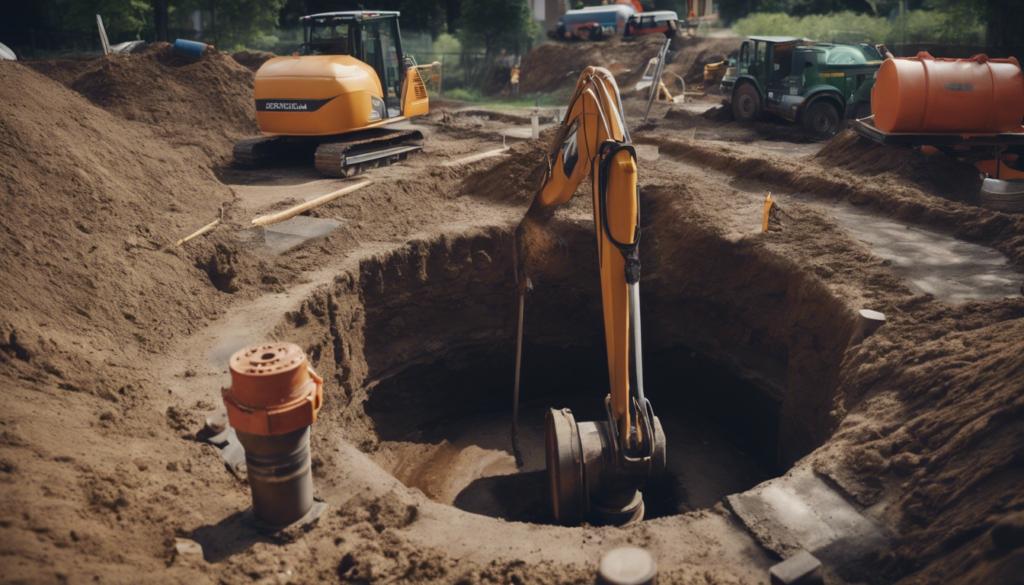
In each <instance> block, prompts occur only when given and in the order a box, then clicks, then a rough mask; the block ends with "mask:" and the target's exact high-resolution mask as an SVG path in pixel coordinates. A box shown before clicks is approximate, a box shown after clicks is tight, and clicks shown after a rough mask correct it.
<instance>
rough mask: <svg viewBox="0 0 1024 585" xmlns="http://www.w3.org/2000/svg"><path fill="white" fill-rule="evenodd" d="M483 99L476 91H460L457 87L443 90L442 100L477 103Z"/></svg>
mask: <svg viewBox="0 0 1024 585" xmlns="http://www.w3.org/2000/svg"><path fill="white" fill-rule="evenodd" d="M482 98H483V96H482V95H481V94H480V90H478V89H462V88H461V87H457V88H455V89H446V90H444V99H446V100H458V101H462V102H478V101H480V100H481V99H482Z"/></svg>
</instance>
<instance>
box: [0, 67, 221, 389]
mask: <svg viewBox="0 0 1024 585" xmlns="http://www.w3.org/2000/svg"><path fill="white" fill-rule="evenodd" d="M120 58H123V57H119V59H120ZM0 144H2V145H3V151H4V153H5V154H4V156H3V157H0V178H2V181H3V184H4V191H5V193H4V197H3V198H2V206H3V209H2V213H0V221H2V223H3V229H2V230H0V234H2V236H0V238H2V240H3V241H4V244H3V248H4V249H5V250H7V251H8V253H7V254H4V255H2V256H0V263H2V265H3V273H4V274H6V275H7V278H5V279H4V280H3V283H2V284H0V288H2V290H3V293H2V296H3V298H4V299H6V301H5V307H4V310H3V313H0V315H2V316H3V317H2V319H0V320H2V322H3V326H4V329H5V330H6V329H9V330H10V331H9V332H5V338H6V337H10V338H12V339H14V338H17V339H18V340H19V341H18V343H19V345H20V346H21V347H23V351H24V352H25V355H26V358H25V359H24V360H21V361H23V362H25V363H26V364H28V365H31V364H38V363H40V362H42V361H44V360H46V359H47V357H46V354H50V356H51V357H52V356H56V355H59V354H60V353H61V352H62V351H66V350H68V349H70V348H68V347H66V344H69V343H75V340H76V339H86V340H88V341H87V343H88V344H89V345H90V346H91V347H93V348H95V349H96V350H100V351H110V350H114V349H116V348H118V347H120V346H121V345H122V344H125V343H129V342H130V343H132V344H138V345H140V346H141V347H143V348H146V347H152V348H156V347H160V346H161V344H162V343H163V342H164V341H165V340H166V339H168V338H170V337H173V336H174V335H175V333H177V332H179V331H181V330H182V329H183V328H185V327H187V324H188V322H189V321H190V319H191V318H192V317H194V316H195V315H197V314H202V313H203V312H204V310H205V309H207V308H208V306H209V304H208V303H209V297H210V296H211V293H212V291H211V290H210V287H209V281H208V279H207V277H206V275H205V274H203V273H202V272H201V271H200V270H198V269H197V268H195V267H194V266H193V263H194V260H193V259H192V258H190V257H189V256H187V255H186V254H185V253H183V252H182V251H181V250H180V249H177V250H176V249H174V248H173V247H169V244H171V243H173V242H174V241H175V240H177V239H178V238H180V237H182V236H183V235H185V234H188V233H190V232H191V231H193V230H195V229H197V228H198V227H199V226H200V225H202V223H205V222H207V221H209V220H210V219H213V218H215V217H217V213H218V207H220V205H221V204H222V203H223V202H225V201H228V200H230V199H231V197H232V195H231V192H230V190H228V189H227V188H226V187H224V186H223V185H221V184H220V183H218V182H217V181H216V179H215V177H214V176H213V173H212V171H211V170H210V168H209V167H208V163H207V161H206V160H204V158H203V157H201V156H197V155H196V154H192V153H188V152H185V153H182V152H181V151H177V150H175V149H173V148H170V147H169V146H168V144H167V143H166V142H165V141H163V140H161V139H160V138H158V137H157V136H155V135H154V133H153V132H152V131H151V130H150V129H149V128H147V127H146V126H143V125H141V124H134V123H126V122H125V121H123V120H121V119H119V118H117V117H116V116H113V115H111V114H110V113H108V112H104V111H102V110H100V109H98V108H96V107H94V106H92V105H91V104H90V103H89V102H88V101H86V100H85V99H83V98H82V96H80V95H78V94H76V93H74V92H72V91H69V90H67V89H65V88H64V87H62V86H61V85H59V84H57V83H55V82H54V81H52V80H50V79H47V78H46V77H44V76H42V75H40V74H38V73H35V72H33V71H30V70H29V69H27V68H25V67H23V66H21V65H19V64H15V63H6V62H5V63H2V64H0ZM136 153H145V154H142V155H138V154H136ZM196 218H202V219H200V220H197V219H196ZM41 236H42V237H41ZM191 249H192V250H198V249H202V245H200V246H193V247H192V248H191ZM41 291H51V293H52V294H40V293H41ZM182 299H188V302H187V303H182V302H181V301H182ZM43 315H45V316H46V319H45V320H46V321H47V323H46V325H45V328H43V326H42V325H41V324H40V323H39V321H38V319H37V317H41V316H43ZM99 324H102V326H99ZM49 329H52V330H59V331H61V332H62V334H61V335H60V336H59V339H60V341H57V342H51V343H50V344H45V345H44V344H43V340H44V339H46V338H47V337H48V334H46V333H45V332H44V331H45V330H49ZM79 336H81V337H79ZM82 369H83V368H82V367H81V364H80V365H79V367H76V368H75V369H74V371H69V372H66V373H62V374H53V375H55V376H57V377H58V378H61V379H63V383H66V384H70V385H72V386H74V387H76V388H81V389H83V390H85V389H88V390H89V391H98V390H100V388H99V387H96V386H95V381H92V382H80V381H78V380H76V375H75V374H79V373H81V370H82ZM86 369H87V368H86ZM60 370H62V369H58V370H57V371H60Z"/></svg>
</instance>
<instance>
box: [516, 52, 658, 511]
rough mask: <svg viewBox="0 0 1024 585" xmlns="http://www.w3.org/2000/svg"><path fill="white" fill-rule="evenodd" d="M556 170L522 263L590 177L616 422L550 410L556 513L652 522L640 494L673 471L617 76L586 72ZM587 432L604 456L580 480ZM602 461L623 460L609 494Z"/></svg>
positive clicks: (524, 270)
mask: <svg viewBox="0 0 1024 585" xmlns="http://www.w3.org/2000/svg"><path fill="white" fill-rule="evenodd" d="M547 163H548V173H547V178H546V180H545V181H544V184H543V185H542V186H541V188H540V189H539V190H538V192H537V194H536V195H535V197H534V201H533V203H532V205H531V206H530V209H529V210H528V211H527V213H526V216H525V217H524V218H523V221H522V223H521V224H520V227H519V229H517V259H528V258H530V257H531V252H530V251H529V250H521V249H519V248H520V247H521V246H522V242H523V241H524V238H522V237H521V235H522V233H523V231H524V230H526V229H530V228H531V227H537V226H543V225H544V224H546V223H547V221H549V220H550V218H551V217H552V215H553V210H554V208H555V207H557V206H558V205H560V204H562V203H565V202H566V201H568V200H569V198H571V197H572V196H573V194H574V193H575V192H576V190H577V189H578V187H579V185H580V183H582V182H583V180H584V179H586V178H587V176H588V175H589V176H590V177H591V181H592V184H593V198H594V202H593V203H594V228H595V233H596V236H597V252H598V265H599V266H598V267H599V270H600V275H601V300H602V307H603V313H604V330H605V346H606V348H605V349H606V353H607V360H608V377H609V383H610V387H609V397H608V399H607V404H608V421H607V422H606V423H580V425H579V427H578V428H577V426H576V423H575V421H574V419H572V418H571V413H570V412H569V411H568V410H561V411H552V412H551V413H549V426H548V437H547V440H548V471H549V476H550V477H551V489H552V496H553V502H554V504H555V515H556V518H557V519H558V520H559V521H563V522H566V523H573V522H576V521H579V520H581V519H582V516H585V515H586V512H587V510H588V509H589V508H591V507H592V506H590V505H589V500H591V499H595V500H599V501H598V502H596V504H595V506H593V507H595V508H601V509H604V510H605V511H606V512H608V514H606V518H605V519H606V520H608V521H609V522H610V523H622V521H623V520H624V521H630V520H634V519H636V517H637V516H638V515H639V516H640V517H642V513H643V503H642V499H640V497H639V494H638V492H637V488H638V487H641V486H642V485H643V482H644V481H645V480H646V478H647V476H649V475H650V474H651V472H652V469H653V470H654V471H657V469H660V467H663V466H664V440H663V438H662V439H661V440H660V445H659V436H660V425H659V424H658V422H657V419H655V418H654V416H653V412H652V410H651V408H650V404H649V402H647V400H646V398H645V397H644V392H643V362H642V359H641V352H640V349H641V343H640V295H639V279H640V258H639V243H640V217H639V216H640V208H639V191H638V189H637V161H636V151H635V150H634V149H633V146H632V145H631V144H630V142H629V131H628V130H627V127H626V121H625V116H624V115H623V112H622V102H621V99H620V97H619V90H618V86H617V85H616V83H615V79H614V78H613V77H612V75H611V73H609V72H608V70H606V69H603V68H600V67H588V68H587V69H586V70H584V71H583V73H582V74H581V75H580V79H579V82H578V83H577V85H576V91H575V92H574V93H573V96H572V99H571V101H570V103H569V107H568V109H567V111H566V115H565V118H564V119H563V120H562V123H561V125H560V126H559V128H558V131H557V132H556V135H555V138H554V139H553V140H552V143H551V147H550V148H549V150H548V159H547ZM521 264H522V265H521V266H518V267H517V276H518V278H519V281H520V286H521V290H522V291H523V293H524V294H525V290H526V289H525V283H526V282H529V266H528V262H522V263H521ZM552 413H553V414H552ZM601 424H604V425H605V426H600V425H601ZM584 425H598V426H595V427H594V433H592V434H595V436H594V437H591V438H592V439H594V442H593V444H592V445H591V447H593V448H592V449H591V452H592V454H593V455H594V459H593V461H592V469H591V470H590V471H589V472H585V471H584V470H583V469H582V468H581V469H580V470H579V471H578V473H577V471H574V464H573V458H574V457H575V455H572V453H579V452H584V453H585V452H586V451H587V445H586V444H585V441H584V436H583V435H581V433H582V432H583V429H584ZM587 428H590V427H587ZM513 434H514V433H513ZM597 435H600V436H599V437H598V436H597ZM563 452H564V454H563ZM608 452H611V453H608ZM566 454H567V455H566ZM602 454H608V455H610V459H609V460H611V461H614V462H615V463H614V465H611V466H609V465H607V464H605V465H603V467H604V469H602V470H600V471H601V473H598V474H597V475H604V476H605V478H606V481H605V482H603V483H604V484H605V488H606V489H604V490H603V491H602V490H601V489H599V486H597V485H595V484H597V483H599V482H596V481H595V480H594V479H593V478H591V475H593V473H591V472H593V471H594V469H593V467H594V466H599V465H601V464H600V463H599V462H598V461H597V460H598V459H604V457H603V455H602ZM583 466H586V457H584V461H583ZM583 473H586V475H587V477H588V480H589V486H588V487H581V486H584V485H585V484H584V482H583V481H582V477H579V478H577V477H576V476H577V475H578V474H583ZM581 490H582V491H584V492H587V491H588V490H589V495H588V494H582V495H581V494H580V493H578V492H580V491H581ZM580 499H583V500H585V501H584V502H583V504H584V505H582V506H578V505H576V504H577V503H578V500H580ZM611 501H614V503H611V504H610V502H611Z"/></svg>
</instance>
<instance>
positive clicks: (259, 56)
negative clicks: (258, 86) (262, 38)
mask: <svg viewBox="0 0 1024 585" xmlns="http://www.w3.org/2000/svg"><path fill="white" fill-rule="evenodd" d="M274 57H277V55H275V54H273V53H271V52H270V51H238V52H237V53H231V58H232V59H234V60H235V61H238V62H239V63H240V64H241V65H242V66H243V67H246V68H248V69H249V70H250V71H256V70H257V69H259V68H260V67H261V66H262V65H263V64H264V63H266V62H267V61H269V60H271V59H273V58H274Z"/></svg>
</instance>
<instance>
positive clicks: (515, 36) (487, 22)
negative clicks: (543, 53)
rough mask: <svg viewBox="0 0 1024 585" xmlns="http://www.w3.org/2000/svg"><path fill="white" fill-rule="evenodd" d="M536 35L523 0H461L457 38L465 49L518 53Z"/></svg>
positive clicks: (524, 50)
mask: <svg viewBox="0 0 1024 585" xmlns="http://www.w3.org/2000/svg"><path fill="white" fill-rule="evenodd" d="M539 34H540V25H539V24H538V23H537V22H536V21H534V20H533V16H532V15H531V14H530V8H529V6H528V5H527V4H526V1H525V0H463V3H462V19H461V21H460V27H459V40H460V41H462V46H463V47H465V48H467V49H483V50H484V51H485V52H486V53H487V54H488V55H495V54H497V53H498V52H499V51H501V50H502V49H504V50H508V51H509V52H514V53H517V54H522V53H525V52H526V51H527V50H528V49H529V47H530V45H531V44H532V42H533V39H534V38H536V37H537V36H538V35H539Z"/></svg>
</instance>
